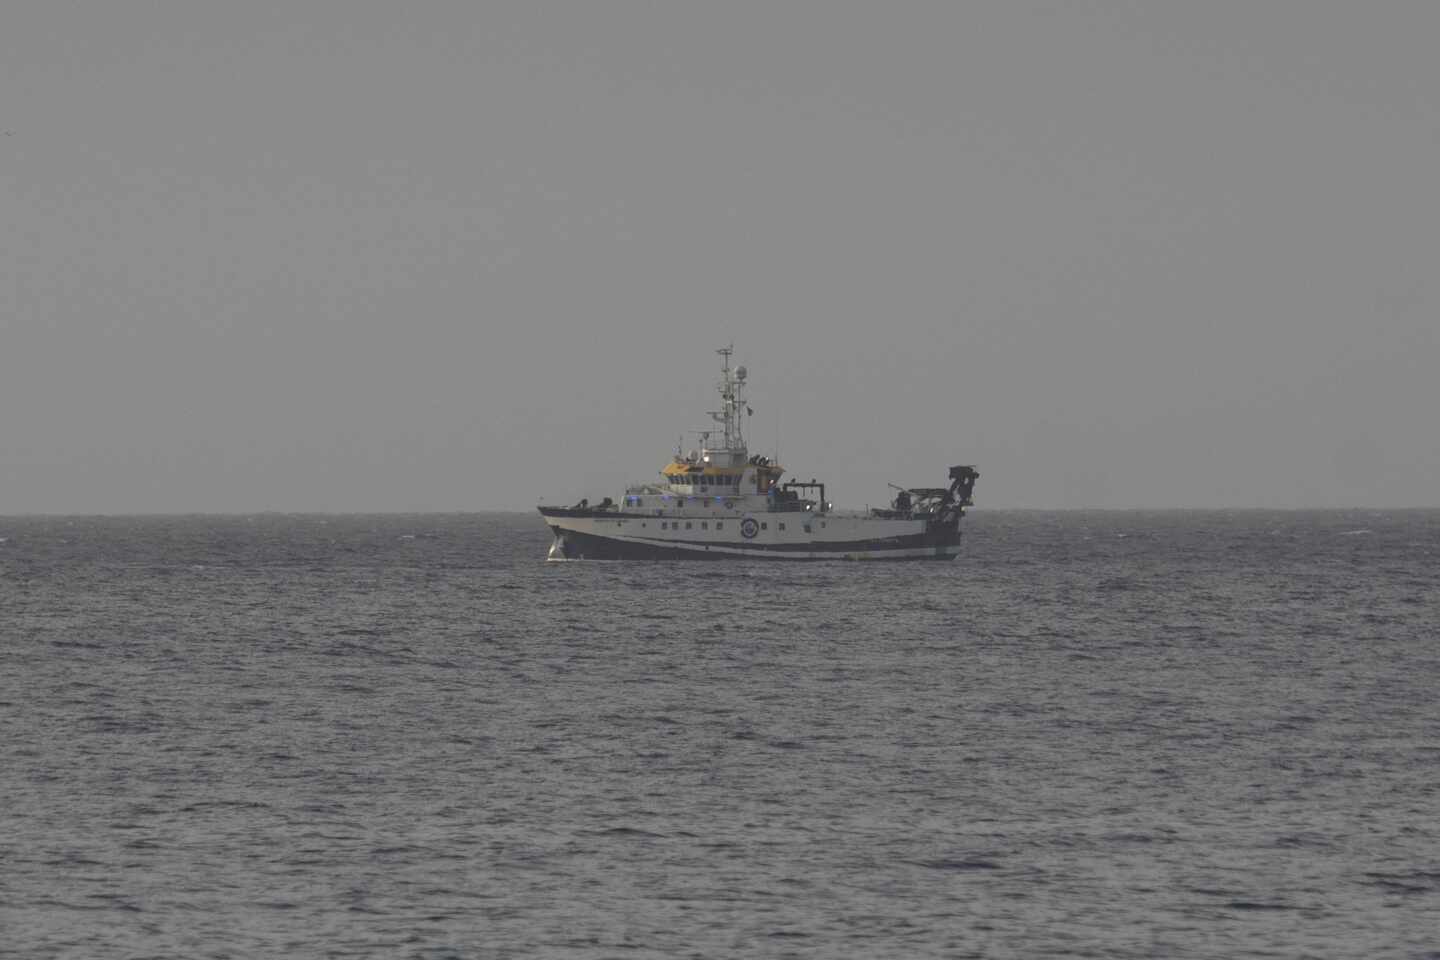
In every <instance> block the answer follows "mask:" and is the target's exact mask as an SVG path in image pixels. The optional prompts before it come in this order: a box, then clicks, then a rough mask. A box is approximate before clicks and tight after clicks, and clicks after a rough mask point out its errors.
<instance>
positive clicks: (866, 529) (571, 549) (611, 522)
mask: <svg viewBox="0 0 1440 960" xmlns="http://www.w3.org/2000/svg"><path fill="white" fill-rule="evenodd" d="M540 512H541V514H543V515H544V516H545V520H546V523H548V524H549V525H550V529H551V532H552V533H553V534H554V536H555V541H554V543H553V544H552V545H551V547H550V555H549V559H551V560H733V559H752V560H951V559H954V558H955V556H956V555H957V554H959V552H960V535H959V533H958V531H954V530H935V529H933V528H930V525H929V524H927V522H926V521H924V520H919V519H916V520H888V519H880V518H874V517H864V516H837V515H834V514H830V515H824V516H816V515H810V514H805V513H788V514H782V513H771V514H755V515H745V514H728V515H723V514H722V515H717V514H711V515H709V516H704V517H700V516H691V517H678V518H668V517H667V518H661V517H653V516H643V515H635V514H629V515H627V514H623V513H613V514H610V515H606V514H604V513H599V512H596V511H589V510H583V511H582V510H575V509H564V508H558V507H541V508H540ZM662 524H663V526H662ZM782 524H783V527H782ZM807 528H808V529H807ZM747 533H748V534H750V535H749V536H747V535H746V534H747Z"/></svg>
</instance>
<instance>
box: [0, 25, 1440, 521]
mask: <svg viewBox="0 0 1440 960" xmlns="http://www.w3.org/2000/svg"><path fill="white" fill-rule="evenodd" d="M1437 36H1440V4H1435V3H1431V2H1423V3H1365V4H1360V3H1353V2H1347V3H1324V2H1293V3H1281V2H1271V3H1264V2H1244V3H1226V2H1207V3H1178V2H1177V3H1164V2H1156V3H1082V2H1054V3H1043V4H1037V3H1021V2H1014V0H1004V2H995V3H924V4H919V3H917V4H900V3H884V4H881V3H866V4H844V3H834V2H824V3H821V2H816V3H737V2H727V3H689V2H657V3H573V4H559V3H539V2H534V3H532V2H525V3H514V4H500V3H475V2H465V3H458V2H457V3H424V2H421V3H406V4H401V3H394V2H383V3H371V2H357V0H347V2H338V0H336V2H329V0H326V2H308V3H305V2H284V3H273V2H261V0H246V2H244V3H221V2H213V3H212V2H199V0H194V2H177V3H161V2H143V3H142V2H138V0H136V2H103V3H101V2H95V3H85V2H70V3H61V2H51V0H46V2H24V0H10V2H8V3H7V4H6V5H5V12H4V14H3V16H0V131H3V136H0V272H3V280H0V513H32V512H131V511H145V512H149V511H250V510H337V511H338V510H447V509H457V510H475V509H488V508H524V507H528V506H530V505H532V504H534V503H535V502H536V500H537V499H538V498H541V497H544V498H546V499H547V500H549V501H551V502H554V501H559V500H570V499H576V498H578V497H579V496H581V495H588V496H591V497H596V496H602V495H605V494H612V495H613V494H615V493H617V492H619V490H620V488H621V487H622V485H623V484H624V483H625V482H627V481H635V480H643V479H648V478H650V477H652V476H653V475H654V473H655V472H656V471H657V470H658V469H659V468H660V467H661V466H662V465H663V464H664V462H665V461H666V459H667V458H668V456H669V454H670V452H671V451H672V450H673V448H674V445H675V441H676V437H677V435H678V434H679V433H680V432H681V431H684V430H688V429H691V428H696V427H700V426H702V425H704V424H705V422H706V418H705V417H704V411H705V410H707V409H710V408H711V407H712V406H713V397H714V394H713V381H714V378H715V374H716V364H717V362H718V358H717V357H716V356H715V354H714V353H713V350H714V349H715V348H716V347H718V346H722V345H723V344H724V343H726V342H727V341H730V340H732V339H733V340H734V342H735V345H736V350H737V356H738V358H739V359H740V360H741V361H743V362H744V363H746V364H747V365H748V366H749V367H750V370H751V382H752V393H751V397H752V405H753V406H754V408H755V410H756V414H755V417H754V419H753V420H752V439H753V440H754V441H755V442H752V445H751V446H752V449H760V448H763V449H765V450H767V451H768V450H769V448H771V447H772V446H773V442H774V435H775V427H776V416H777V413H778V417H779V430H780V444H781V448H780V452H781V454H782V459H783V461H784V462H785V464H786V465H787V466H788V467H790V468H791V469H792V470H793V471H795V472H796V473H798V474H800V475H802V476H803V477H805V478H808V477H810V476H812V475H814V476H819V477H821V478H824V479H828V480H829V481H830V483H831V484H832V488H831V489H832V493H833V496H834V499H835V500H836V501H837V505H843V506H860V505H862V504H864V503H865V502H867V501H868V502H870V503H879V502H880V501H881V500H883V499H884V498H885V497H886V496H887V490H886V488H885V483H886V481H889V480H894V481H896V482H905V483H910V484H924V483H931V482H934V483H940V482H943V481H944V478H945V470H946V468H947V467H948V466H949V465H951V464H954V463H975V464H977V465H978V467H979V469H980V472H981V474H982V476H981V480H980V483H979V485H978V487H977V499H978V500H979V502H980V503H981V505H982V506H990V507H1006V506H1033V507H1084V506H1096V507H1132V506H1134V507H1163V506H1234V507H1251V506H1264V507H1291V506H1293V507H1308V506H1374V507H1393V506H1440V482H1437V481H1440V429H1437V426H1436V422H1437V413H1440V375H1437V373H1436V370H1437V368H1440V183H1437V171H1440V57H1437V56H1436V54H1435V38H1436V37H1437ZM687 445H688V444H687Z"/></svg>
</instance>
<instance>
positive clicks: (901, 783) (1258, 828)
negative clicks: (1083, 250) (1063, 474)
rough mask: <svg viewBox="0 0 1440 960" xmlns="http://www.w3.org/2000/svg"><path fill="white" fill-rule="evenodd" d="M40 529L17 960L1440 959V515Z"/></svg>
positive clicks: (12, 583) (31, 529)
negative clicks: (806, 542) (666, 546)
mask: <svg viewBox="0 0 1440 960" xmlns="http://www.w3.org/2000/svg"><path fill="white" fill-rule="evenodd" d="M965 530H966V539H965V546H964V552H963V555H962V557H961V559H960V560H959V561H957V562H955V563H916V564H847V563H843V562H835V563H829V562H827V563H818V564H798V565H789V564H786V565H776V564H764V563H744V562H739V563H734V564H692V565H684V564H666V563H559V564H556V563H550V564H547V563H545V562H543V559H542V558H543V557H544V556H545V550H546V546H547V543H548V535H547V534H546V532H545V529H544V526H543V524H542V523H541V522H540V520H539V518H538V517H534V516H520V515H506V514H479V515H476V514H469V515H454V516H441V515H417V516H407V515H382V516H311V515H304V516H291V515H260V516H254V517H239V516H236V517H203V516H202V517H150V518H93V517H91V518H86V517H35V518H0V731H3V737H0V804H3V806H0V811H3V821H0V823H3V830H0V956H3V957H16V958H21V957H23V958H27V960H29V958H50V957H67V958H68V957H75V958H82V957H83V958H95V960H108V958H127V957H152V958H159V957H174V958H187V960H188V958H202V957H214V958H222V957H224V958H245V957H279V956H285V957H415V958H441V957H531V956H533V957H557V958H577V960H578V958H601V957H633V958H662V957H663V958H672V957H724V958H744V957H820V956H824V957H867V958H885V957H895V958H914V957H966V956H976V957H989V956H1017V957H1048V956H1105V957H1150V956H1165V957H1262V956H1269V957H1273V956H1311V957H1358V956H1365V957H1432V958H1433V957H1440V636H1437V634H1440V512H1435V511H1395V512H1374V511H1354V512H1318V513H1308V512H1285V513H1270V512H1259V511H1247V512H1163V513H1133V512H1095V513H1091V512H1067V513H1045V512H986V511H983V510H980V511H976V512H975V513H973V514H972V515H971V516H970V517H968V518H967V519H966V520H965Z"/></svg>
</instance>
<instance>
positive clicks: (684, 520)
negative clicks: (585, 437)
mask: <svg viewBox="0 0 1440 960" xmlns="http://www.w3.org/2000/svg"><path fill="white" fill-rule="evenodd" d="M717 352H718V353H719V354H720V355H721V356H722V357H723V358H724V359H723V366H722V367H721V379H720V381H719V383H718V385H717V387H718V390H719V393H720V409H719V410H712V411H710V416H711V418H712V419H713V420H714V422H715V423H716V425H717V427H718V430H717V429H712V430H707V431H702V432H701V433H700V435H699V439H700V443H699V446H698V447H697V448H695V449H693V450H691V451H690V452H689V453H685V452H683V451H681V450H677V451H676V453H675V456H674V457H673V458H672V459H671V461H670V462H669V463H668V464H666V465H665V467H664V468H663V469H662V470H661V471H660V478H659V479H658V480H657V481H655V482H652V483H642V484H636V485H632V486H630V487H629V488H627V489H626V491H625V495H624V496H623V497H622V498H621V499H620V500H619V501H618V502H617V501H616V500H614V499H613V498H611V497H605V498H604V499H603V500H602V501H601V502H600V503H599V504H597V505H591V503H590V501H589V500H588V498H587V499H584V500H581V501H580V502H579V503H577V504H575V505H574V506H571V507H552V506H541V507H540V508H539V510H540V514H541V515H542V516H543V517H544V518H545V522H546V523H547V524H549V526H550V529H551V532H552V533H553V534H554V538H555V539H554V542H553V543H552V544H551V547H550V555H549V558H550V559H551V560H723V559H739V558H750V559H760V560H832V559H847V560H880V559H938V560H948V559H953V558H954V557H955V556H956V555H957V554H958V553H959V551H960V529H959V528H960V518H961V517H962V516H963V515H964V513H965V508H966V507H968V506H970V505H971V503H972V501H971V494H972V492H973V491H974V487H975V480H976V479H977V478H978V477H979V474H978V473H976V472H975V469H974V468H973V467H969V466H955V467H951V468H950V485H949V486H948V487H923V488H901V487H896V489H897V490H898V491H899V492H898V494H897V495H896V497H895V498H894V499H893V500H892V501H891V503H890V505H889V506H888V507H886V508H877V509H873V510H869V511H864V512H861V511H841V512H837V511H835V510H834V509H833V505H832V504H831V502H830V501H829V500H827V499H826V496H825V484H823V483H821V482H819V481H817V480H815V479H813V478H812V479H811V480H809V481H808V482H802V481H793V480H792V481H786V482H782V480H781V478H782V477H783V476H784V475H785V469H784V468H783V467H781V466H780V464H779V463H777V462H775V461H774V459H773V458H770V457H765V456H760V455H758V454H757V455H751V454H750V452H749V449H748V448H747V446H746V444H745V437H744V423H745V416H746V415H748V413H749V407H748V405H747V404H746V402H745V390H746V386H747V382H746V381H747V376H748V371H746V369H745V367H743V366H737V367H731V365H730V359H731V356H732V355H733V349H732V348H730V347H725V348H722V349H721V350H719V351H717ZM717 433H718V434H719V436H718V437H717V436H716V434H717Z"/></svg>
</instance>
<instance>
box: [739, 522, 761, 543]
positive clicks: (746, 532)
mask: <svg viewBox="0 0 1440 960" xmlns="http://www.w3.org/2000/svg"><path fill="white" fill-rule="evenodd" d="M759 532H760V524H758V523H756V522H755V521H754V519H752V518H750V517H746V518H745V519H744V520H743V521H742V522H741V524H740V536H742V537H744V538H745V539H746V540H754V539H755V534H757V533H759Z"/></svg>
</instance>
